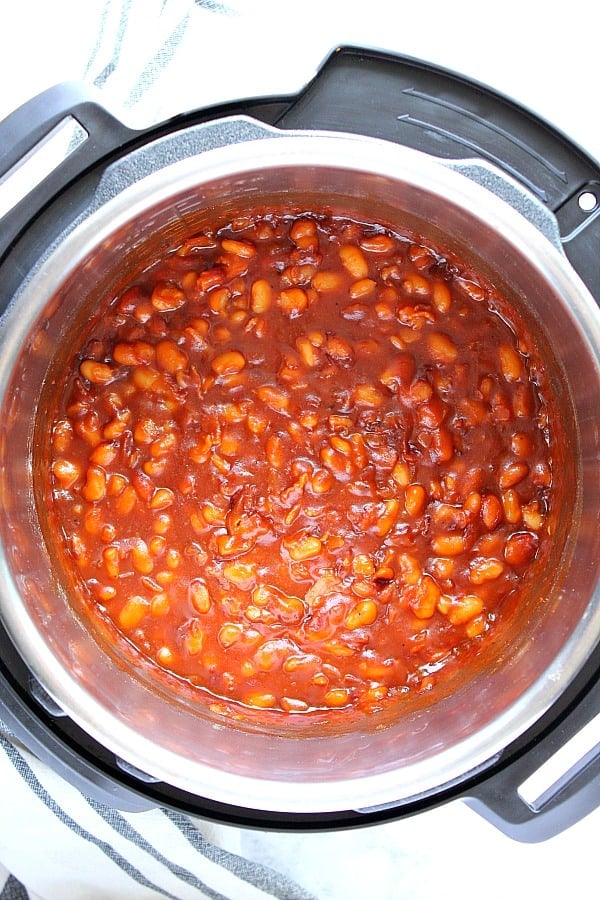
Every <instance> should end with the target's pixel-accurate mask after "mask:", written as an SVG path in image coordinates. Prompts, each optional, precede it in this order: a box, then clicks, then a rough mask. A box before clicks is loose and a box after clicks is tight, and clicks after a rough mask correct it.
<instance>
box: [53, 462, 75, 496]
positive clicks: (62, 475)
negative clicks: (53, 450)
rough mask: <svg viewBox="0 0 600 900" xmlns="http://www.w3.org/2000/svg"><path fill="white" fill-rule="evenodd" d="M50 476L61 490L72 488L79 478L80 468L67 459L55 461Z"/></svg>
mask: <svg viewBox="0 0 600 900" xmlns="http://www.w3.org/2000/svg"><path fill="white" fill-rule="evenodd" d="M52 474H53V475H54V477H55V478H56V480H57V482H58V483H59V484H60V486H61V488H62V489H63V490H68V489H69V488H70V487H73V485H74V484H75V482H76V481H78V479H79V478H81V474H82V472H81V468H80V467H79V466H78V465H76V464H75V463H74V462H71V461H70V460H68V459H57V460H55V461H54V462H53V463H52Z"/></svg>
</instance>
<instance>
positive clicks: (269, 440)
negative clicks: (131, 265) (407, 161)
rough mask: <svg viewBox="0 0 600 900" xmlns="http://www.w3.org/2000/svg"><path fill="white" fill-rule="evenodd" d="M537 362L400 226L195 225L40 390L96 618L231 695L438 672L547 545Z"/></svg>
mask: <svg viewBox="0 0 600 900" xmlns="http://www.w3.org/2000/svg"><path fill="white" fill-rule="evenodd" d="M542 376H543V371H542V369H541V367H540V363H539V360H537V358H536V356H535V353H534V352H533V350H532V342H531V340H530V338H529V337H528V335H527V332H526V330H525V329H524V326H523V323H522V322H520V320H519V319H518V318H517V317H516V313H515V312H514V311H513V310H512V309H511V308H510V305H509V304H508V303H507V302H506V301H505V300H504V299H503V297H502V296H500V295H499V294H498V292H497V291H496V290H494V289H493V288H492V287H491V286H490V285H488V284H487V283H486V282H485V281H483V280H482V279H481V278H478V277H477V276H476V275H475V274H473V272H472V271H470V269H469V268H468V267H467V266H466V265H465V264H463V263H461V261H460V260H457V259H455V258H453V257H451V256H449V255H448V254H443V253H442V252H441V251H439V250H438V249H436V248H434V247H431V246H429V245H427V244H425V243H423V241H422V240H420V239H419V238H418V237H416V236H415V235H411V234H408V233H407V234H404V233H395V232H394V231H391V230H389V229H387V228H385V227H383V226H381V225H378V224H377V223H363V222H357V221H354V220H352V219H350V218H347V217H343V216H339V217H337V216H335V215H332V214H327V215H325V214H320V213H315V212H306V213H303V214H302V215H296V214H291V213H289V214H286V213H285V212H284V211H265V212H262V213H255V214H249V215H248V216H245V217H242V216H240V217H239V218H237V219H236V220H234V221H233V222H231V223H229V224H228V225H227V226H225V227H222V228H219V229H215V230H214V231H211V230H207V231H206V232H204V233H202V234H195V235H192V236H190V238H189V239H187V240H185V241H184V242H183V243H182V244H181V245H180V246H178V247H176V248H174V249H173V250H172V251H171V252H169V253H168V254H166V255H165V256H164V258H161V259H158V260H157V261H156V263H155V264H154V265H153V266H151V267H150V268H149V269H148V270H147V271H145V272H144V273H143V274H141V275H140V276H139V277H138V278H136V279H135V281H133V282H132V283H131V284H130V286H129V287H127V289H126V290H124V291H123V292H122V293H121V294H120V296H118V297H117V298H115V299H114V300H113V301H112V302H111V303H110V304H109V305H108V306H107V309H106V311H104V312H103V314H102V316H100V317H99V318H98V320H97V321H95V322H94V323H93V325H92V326H91V330H90V332H89V335H88V337H87V341H86V344H85V346H83V347H81V348H80V349H79V350H78V352H77V354H76V358H75V359H74V360H73V364H72V366H71V367H70V368H69V369H68V370H66V371H64V372H63V373H62V376H61V377H62V382H61V384H60V390H59V391H58V392H57V394H56V397H57V399H56V408H55V410H54V412H53V424H52V429H51V448H50V454H49V471H48V473H47V476H48V480H47V483H48V490H47V497H46V502H47V505H48V507H49V509H50V514H51V517H52V519H53V521H54V522H55V523H56V530H57V533H58V535H59V538H58V540H59V541H60V542H61V543H62V546H63V547H64V548H65V552H66V558H67V568H68V570H69V577H70V579H71V580H72V584H73V586H74V587H75V588H76V590H77V591H79V592H80V593H82V594H83V596H84V597H85V601H86V611H87V612H86V614H87V615H88V617H89V620H90V623H93V622H94V620H96V621H98V622H102V623H104V624H107V623H108V625H109V626H110V628H112V629H113V631H114V633H115V635H119V636H121V637H122V638H124V639H125V640H126V641H127V642H128V644H129V645H130V646H131V647H133V648H135V652H136V653H137V654H140V655H141V656H140V658H141V659H142V658H143V659H144V660H145V661H151V663H152V666H153V667H154V668H155V671H156V676H157V678H160V677H161V672H162V673H168V677H169V678H170V679H172V678H173V677H175V678H176V679H179V680H180V681H181V684H182V685H184V684H185V686H186V689H188V688H189V687H190V686H191V687H193V688H194V689H195V690H198V691H201V692H204V693H205V694H209V695H211V696H215V697H219V698H227V699H228V700H229V701H234V702H236V703H239V704H240V705H242V706H245V707H260V708H263V709H269V710H278V711H284V712H289V713H302V712H310V711H311V710H323V709H331V710H333V709H335V710H340V711H342V710H345V709H349V708H353V709H360V710H363V711H366V712H375V711H377V710H380V709H381V708H383V707H384V706H387V705H389V704H390V703H397V702H399V701H400V700H401V699H402V698H403V697H406V696H407V695H409V694H411V695H412V694H415V693H424V692H428V691H430V690H431V689H432V688H433V687H434V686H435V685H437V684H439V683H441V682H442V681H443V680H444V679H445V678H450V677H452V676H453V675H454V674H455V673H456V671H457V670H458V669H459V668H460V666H462V665H466V664H467V663H468V661H469V660H470V659H471V658H472V657H474V656H476V655H477V654H478V653H479V652H480V651H481V648H482V647H483V646H484V645H485V642H486V641H488V640H489V639H490V637H491V635H492V634H493V632H494V629H495V627H497V623H498V621H499V620H500V619H501V616H502V611H503V607H504V605H505V603H506V601H507V598H509V597H511V598H513V599H514V597H515V594H516V593H518V592H519V591H520V590H522V586H523V583H524V580H527V578H528V577H532V576H533V574H534V573H535V570H536V566H537V565H539V560H540V559H541V557H542V549H543V545H544V543H545V542H546V541H547V540H548V513H549V509H550V507H551V505H552V490H553V481H552V457H551V447H552V439H551V438H552V435H551V431H550V422H549V415H548V409H547V406H546V403H545V401H544V395H543V391H542V390H541V389H540V383H541V380H542Z"/></svg>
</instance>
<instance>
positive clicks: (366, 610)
mask: <svg viewBox="0 0 600 900" xmlns="http://www.w3.org/2000/svg"><path fill="white" fill-rule="evenodd" d="M377 615H378V609H377V604H376V603H375V601H374V600H359V602H358V603H356V604H355V605H354V606H353V607H352V609H351V610H350V611H349V612H348V613H347V615H346V618H345V619H344V625H345V626H346V628H348V629H349V630H350V631H354V630H355V629H357V628H366V627H368V626H369V625H372V624H373V623H374V622H375V620H376V619H377Z"/></svg>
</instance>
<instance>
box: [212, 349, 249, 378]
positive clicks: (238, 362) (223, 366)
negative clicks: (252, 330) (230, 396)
mask: <svg viewBox="0 0 600 900" xmlns="http://www.w3.org/2000/svg"><path fill="white" fill-rule="evenodd" d="M210 365H211V368H212V370H213V372H214V373H215V374H216V375H232V374H237V373H238V372H241V371H242V369H243V368H244V367H245V365H246V357H245V356H244V354H243V353H240V351H239V350H227V351H226V352H225V353H220V354H219V355H218V356H215V358H214V359H213V360H212V362H211V364H210Z"/></svg>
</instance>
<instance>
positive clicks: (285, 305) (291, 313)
mask: <svg viewBox="0 0 600 900" xmlns="http://www.w3.org/2000/svg"><path fill="white" fill-rule="evenodd" d="M277 305H278V306H279V309H280V310H281V311H282V312H283V313H284V314H285V315H286V316H288V317H289V318H290V319H296V318H298V316H300V315H302V313H303V312H304V310H305V309H306V308H307V306H308V295H307V293H306V291H305V290H304V289H303V288H299V287H293V288H288V289H287V290H283V291H280V292H279V296H278V298H277Z"/></svg>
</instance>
